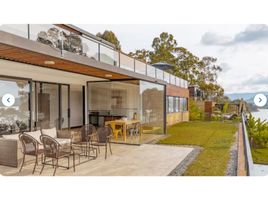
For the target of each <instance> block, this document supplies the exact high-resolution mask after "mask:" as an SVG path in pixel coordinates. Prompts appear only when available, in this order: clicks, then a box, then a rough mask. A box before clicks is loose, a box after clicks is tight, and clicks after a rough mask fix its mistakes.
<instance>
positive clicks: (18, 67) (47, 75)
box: [0, 59, 103, 126]
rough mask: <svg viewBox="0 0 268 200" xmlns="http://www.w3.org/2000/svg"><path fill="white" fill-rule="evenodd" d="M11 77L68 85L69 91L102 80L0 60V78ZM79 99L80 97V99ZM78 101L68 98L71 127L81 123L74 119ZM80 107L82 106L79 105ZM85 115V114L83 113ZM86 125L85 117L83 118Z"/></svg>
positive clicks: (77, 112) (79, 113)
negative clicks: (88, 82) (89, 82)
mask: <svg viewBox="0 0 268 200" xmlns="http://www.w3.org/2000/svg"><path fill="white" fill-rule="evenodd" d="M1 75H2V76H11V77H20V78H29V79H32V80H34V81H44V82H52V83H62V84H69V85H70V88H71V91H72V88H77V87H82V86H85V87H86V84H87V81H98V80H103V79H100V78H95V77H91V76H85V75H80V74H76V73H70V72H64V71H61V70H54V69H49V68H44V67H38V66H34V65H29V64H23V63H18V62H13V61H8V60H3V59H0V76H1ZM80 98H81V97H80ZM86 98H87V90H85V102H86V105H85V109H86V110H87V99H86ZM75 100H76V101H79V98H72V97H71V98H70V101H71V102H70V105H71V106H70V108H71V126H78V125H79V124H80V122H81V118H80V119H76V118H75V117H77V116H78V115H80V116H81V114H82V113H81V111H80V109H79V110H78V106H77V105H76V104H75V102H72V101H75ZM81 106H82V105H81ZM85 114H86V113H85ZM85 120H86V123H87V120H88V119H87V116H85Z"/></svg>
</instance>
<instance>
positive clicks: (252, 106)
mask: <svg viewBox="0 0 268 200" xmlns="http://www.w3.org/2000/svg"><path fill="white" fill-rule="evenodd" d="M260 93H261V94H264V95H265V96H266V97H267V98H268V92H256V93H232V94H225V95H226V96H227V97H229V98H230V99H231V100H235V99H242V98H243V99H244V101H246V102H247V105H248V106H249V109H250V110H251V111H252V112H253V111H257V110H258V109H259V108H258V107H257V106H256V105H255V104H254V97H255V96H256V95H257V94H260ZM262 108H264V109H268V103H267V104H266V105H265V106H263V107H262Z"/></svg>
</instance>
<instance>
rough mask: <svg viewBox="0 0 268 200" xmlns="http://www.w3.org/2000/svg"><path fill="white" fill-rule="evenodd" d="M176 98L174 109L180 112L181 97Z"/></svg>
mask: <svg viewBox="0 0 268 200" xmlns="http://www.w3.org/2000/svg"><path fill="white" fill-rule="evenodd" d="M174 99H175V104H174V111H175V112H179V106H180V105H179V97H174Z"/></svg>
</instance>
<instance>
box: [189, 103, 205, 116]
mask: <svg viewBox="0 0 268 200" xmlns="http://www.w3.org/2000/svg"><path fill="white" fill-rule="evenodd" d="M189 115H190V120H191V121H194V120H203V118H204V112H203V111H202V110H201V109H200V108H199V107H198V106H197V105H196V102H195V101H194V100H192V99H190V101H189Z"/></svg>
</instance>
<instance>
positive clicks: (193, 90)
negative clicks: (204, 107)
mask: <svg viewBox="0 0 268 200" xmlns="http://www.w3.org/2000/svg"><path fill="white" fill-rule="evenodd" d="M188 89H189V96H190V98H191V99H193V100H195V101H203V100H204V94H203V91H202V90H201V89H200V88H199V86H198V85H190V86H189V87H188Z"/></svg>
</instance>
